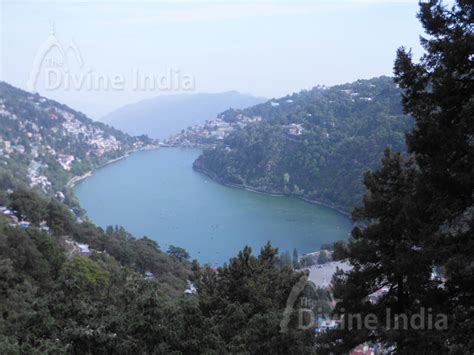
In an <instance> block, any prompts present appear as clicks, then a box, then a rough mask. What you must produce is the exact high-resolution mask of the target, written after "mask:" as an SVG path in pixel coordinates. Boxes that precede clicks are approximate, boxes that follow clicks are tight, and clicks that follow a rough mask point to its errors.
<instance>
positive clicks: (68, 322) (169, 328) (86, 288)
mask: <svg viewBox="0 0 474 355" xmlns="http://www.w3.org/2000/svg"><path fill="white" fill-rule="evenodd" d="M10 198H11V204H12V205H15V206H21V204H22V201H29V202H32V203H33V205H29V204H27V205H26V204H25V206H24V207H25V208H24V209H22V214H24V216H25V217H31V216H33V214H32V213H36V212H35V211H36V207H37V206H39V205H41V204H44V203H45V202H46V201H44V200H42V197H40V196H38V195H37V194H35V193H34V192H31V191H26V190H25V191H21V192H14V193H13V194H11V197H10ZM28 206H31V207H28ZM22 208H23V207H22ZM68 213H69V211H67V210H66V211H63V213H58V214H57V216H56V219H55V220H56V222H55V223H56V224H60V225H61V226H62V225H63V224H67V225H68V228H69V230H68V232H69V233H70V234H71V236H72V238H73V239H74V240H77V241H81V242H87V243H88V244H89V246H90V248H91V251H92V253H91V254H90V255H88V256H81V255H79V254H78V253H77V252H76V251H74V249H71V248H72V247H71V237H70V236H65V235H63V234H62V233H53V234H47V233H44V232H42V231H41V230H40V229H38V228H36V227H30V228H28V229H25V230H23V229H20V228H18V227H10V226H8V224H6V223H5V222H3V221H0V298H1V302H0V315H1V316H0V353H2V354H6V353H9V354H19V353H27V354H36V353H37V354H43V353H50V354H53V353H54V354H57V353H71V354H79V353H80V354H104V353H114V354H130V353H139V354H169V353H187V354H196V353H203V352H210V353H236V352H239V353H262V352H263V353H295V354H296V353H311V352H312V350H313V347H312V344H313V341H314V336H313V335H312V333H311V332H309V331H300V330H296V328H295V327H291V328H290V329H289V331H288V332H285V333H282V332H281V331H280V329H281V328H280V322H281V319H282V317H283V312H284V309H285V307H286V300H287V298H288V295H289V293H290V291H291V289H292V287H293V285H294V284H295V283H296V282H298V280H299V278H300V277H301V275H298V274H296V273H294V272H293V270H292V268H291V267H289V266H281V262H280V260H279V257H278V256H277V252H278V251H277V250H276V249H273V248H272V247H271V246H270V245H267V246H266V247H265V248H263V249H262V251H261V253H260V255H259V256H258V257H255V256H253V255H252V254H251V250H250V249H249V248H246V249H244V250H243V251H242V252H241V253H240V254H239V256H238V257H236V258H233V259H231V260H230V262H229V265H224V267H222V268H219V269H217V270H214V269H211V268H209V267H203V268H201V267H200V266H199V265H198V264H197V263H196V262H193V263H192V264H190V263H189V262H187V261H185V260H184V259H186V255H187V252H186V251H185V250H184V249H181V248H177V247H174V248H173V249H172V250H170V254H172V256H168V255H166V254H165V253H163V252H161V251H160V249H159V246H158V244H157V243H156V242H154V241H152V240H150V239H147V238H143V239H135V238H133V237H132V236H131V235H129V234H128V233H126V232H125V231H124V230H123V229H122V228H117V227H109V228H107V230H106V231H103V230H101V229H100V228H97V227H95V226H93V225H92V224H90V223H86V222H83V223H76V222H74V221H71V220H70V216H69V215H68ZM60 216H61V217H60ZM60 221H62V222H63V223H59V222H60ZM64 222H67V223H64ZM55 230H56V231H59V229H57V228H55ZM62 232H64V231H62ZM150 273H151V275H152V276H151V277H150V276H149V275H150ZM186 280H193V281H194V283H195V285H196V288H197V291H198V295H199V296H197V295H193V294H191V295H188V296H186V295H185V294H184V293H183V291H184V289H185V287H186V285H187V283H186ZM188 283H189V281H188ZM193 287H194V286H193Z"/></svg>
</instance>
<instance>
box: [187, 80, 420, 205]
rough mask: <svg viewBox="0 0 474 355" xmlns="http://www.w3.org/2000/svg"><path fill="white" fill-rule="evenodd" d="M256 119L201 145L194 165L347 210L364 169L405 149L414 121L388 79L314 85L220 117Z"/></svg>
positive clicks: (225, 177)
mask: <svg viewBox="0 0 474 355" xmlns="http://www.w3.org/2000/svg"><path fill="white" fill-rule="evenodd" d="M242 116H246V117H254V118H255V117H257V118H260V117H261V121H259V122H257V123H253V124H248V125H246V126H245V127H243V128H241V129H237V130H235V131H234V132H232V133H231V134H230V135H229V136H227V137H226V138H225V139H224V141H223V142H222V143H221V144H219V145H218V146H217V148H215V149H211V150H207V151H205V152H204V154H203V155H202V156H200V157H199V158H198V159H197V161H196V162H195V164H194V167H195V168H196V169H197V170H200V171H203V172H205V173H207V174H209V175H211V176H213V177H214V178H216V179H218V180H221V181H222V182H224V183H230V184H235V185H240V186H247V187H252V188H256V189H258V190H261V191H266V192H276V193H284V194H293V195H297V196H302V197H305V198H308V199H311V200H317V201H320V202H324V203H326V204H328V205H331V206H334V207H337V208H339V209H341V210H344V211H346V212H349V211H350V210H351V208H352V207H353V206H355V205H356V204H357V202H359V201H360V199H361V196H362V195H363V193H364V188H363V185H362V182H361V179H362V176H363V173H364V172H365V171H366V170H367V169H371V168H375V167H376V166H378V165H379V162H380V160H381V158H382V152H383V150H384V148H385V147H387V146H389V147H391V148H393V149H394V150H396V151H404V150H405V148H404V134H405V132H407V131H408V130H410V129H411V128H412V126H413V122H412V120H411V119H410V118H409V117H408V116H405V115H404V114H403V112H402V106H401V97H400V90H399V89H398V88H397V86H396V84H395V83H394V82H393V79H392V78H389V77H380V78H375V79H371V80H359V81H356V82H354V83H351V84H345V85H339V86H334V87H331V88H327V87H315V88H313V89H312V90H309V91H302V92H300V93H297V94H293V95H289V96H286V97H283V98H280V99H276V100H271V101H269V102H266V103H264V104H260V105H256V106H253V107H251V108H248V109H244V110H228V111H225V112H223V113H222V114H220V115H219V117H220V118H222V119H223V120H225V121H228V122H232V121H234V120H237V119H241V117H242Z"/></svg>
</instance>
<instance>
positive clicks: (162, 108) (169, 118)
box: [101, 91, 267, 139]
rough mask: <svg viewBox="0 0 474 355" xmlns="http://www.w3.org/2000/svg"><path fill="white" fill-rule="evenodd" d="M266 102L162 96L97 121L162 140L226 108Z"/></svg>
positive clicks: (235, 95)
mask: <svg viewBox="0 0 474 355" xmlns="http://www.w3.org/2000/svg"><path fill="white" fill-rule="evenodd" d="M266 100H267V99H265V98H263V97H255V96H251V95H247V94H241V93H239V92H237V91H228V92H222V93H199V94H178V95H166V96H159V97H156V98H153V99H147V100H143V101H139V102H137V103H135V104H131V105H126V106H123V107H121V108H119V109H117V110H115V111H113V112H111V113H110V114H108V115H106V116H105V117H103V118H102V119H101V120H102V121H103V122H106V123H109V124H111V125H113V126H114V127H117V128H118V129H120V130H122V131H124V132H127V133H129V134H132V135H141V134H147V135H148V136H150V137H152V138H157V139H164V138H167V137H169V136H170V135H172V134H176V133H178V132H180V131H181V130H182V129H185V128H187V127H189V126H193V125H196V124H202V123H204V122H205V121H206V120H209V119H213V118H215V117H216V116H217V114H219V113H220V112H222V111H224V110H226V109H229V108H234V109H242V108H246V107H249V106H253V105H256V104H259V103H262V102H264V101H266Z"/></svg>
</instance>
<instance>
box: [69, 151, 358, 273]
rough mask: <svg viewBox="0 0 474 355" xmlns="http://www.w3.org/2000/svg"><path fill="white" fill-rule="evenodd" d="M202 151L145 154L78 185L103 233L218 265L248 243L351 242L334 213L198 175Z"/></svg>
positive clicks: (286, 246) (313, 245) (346, 224)
mask: <svg viewBox="0 0 474 355" xmlns="http://www.w3.org/2000/svg"><path fill="white" fill-rule="evenodd" d="M200 152H201V151H200V150H198V149H190V148H161V149H158V150H148V151H141V152H137V153H134V154H132V155H131V156H129V157H128V158H126V159H123V160H120V161H118V162H116V163H113V164H110V165H107V166H106V167H104V168H102V169H99V170H98V171H96V172H95V173H94V175H93V176H91V177H90V178H88V179H86V180H84V181H82V182H81V183H79V184H78V185H77V186H76V187H75V192H76V195H77V196H78V198H79V200H80V202H81V205H82V207H83V208H84V209H86V211H87V215H88V216H89V217H90V218H91V219H92V221H93V222H94V223H96V224H97V225H99V226H101V227H104V228H105V227H107V226H109V225H121V226H123V227H125V228H126V229H127V230H128V231H129V232H131V233H132V234H134V235H135V236H136V237H141V236H147V237H149V238H151V239H153V240H156V241H157V242H158V243H159V245H160V247H161V249H162V250H164V251H166V250H167V249H168V246H169V245H170V244H172V245H176V246H180V247H183V248H185V249H186V250H188V252H189V253H190V254H191V257H192V258H195V259H197V260H199V261H200V262H201V263H210V264H211V265H213V266H215V265H218V264H222V263H224V262H225V261H228V259H229V258H230V257H232V256H235V255H237V253H238V252H239V250H241V249H242V248H243V247H244V246H245V245H250V246H251V247H252V249H253V250H254V252H256V253H258V252H259V251H260V248H261V247H262V246H263V245H264V244H265V243H266V242H267V241H271V242H272V244H273V245H274V246H276V247H278V248H279V250H280V251H281V252H284V251H290V253H292V251H293V248H296V249H297V250H298V252H299V253H300V254H302V253H308V252H312V251H316V250H319V247H320V246H321V244H324V243H331V242H333V241H336V240H340V239H347V238H348V234H349V232H350V229H351V226H352V224H351V221H350V220H349V219H348V218H347V217H346V216H344V215H342V214H340V213H339V212H337V211H334V210H332V209H330V208H326V207H323V206H319V205H315V204H310V203H307V202H304V201H301V200H298V199H296V198H290V197H276V196H267V195H263V194H258V193H253V192H249V191H245V190H242V189H236V188H230V187H226V186H222V185H220V184H218V183H216V182H214V181H212V180H210V179H209V178H208V177H206V176H204V175H202V174H200V173H197V172H195V171H194V170H193V169H192V163H193V161H194V160H195V159H196V158H197V157H198V156H199V154H200Z"/></svg>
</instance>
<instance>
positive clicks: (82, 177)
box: [66, 146, 160, 189]
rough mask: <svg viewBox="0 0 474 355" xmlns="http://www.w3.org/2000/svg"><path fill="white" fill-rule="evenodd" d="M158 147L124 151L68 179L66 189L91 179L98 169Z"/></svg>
mask: <svg viewBox="0 0 474 355" xmlns="http://www.w3.org/2000/svg"><path fill="white" fill-rule="evenodd" d="M159 148H160V147H159V146H152V147H144V148H139V149H132V150H128V151H126V152H125V153H124V154H123V155H121V156H119V157H117V158H113V159H110V160H107V161H106V162H105V163H104V164H102V165H100V166H98V167H96V168H94V169H93V170H89V171H88V172H86V173H85V174H84V175H76V176H73V177H72V178H71V179H69V181H68V182H67V183H66V187H67V188H70V189H72V188H74V186H76V184H77V183H78V182H81V181H82V180H85V179H87V178H88V177H91V176H92V175H93V174H94V172H95V171H97V170H99V169H102V168H104V167H106V166H107V165H110V164H113V163H116V162H118V161H120V160H122V159H125V158H128V157H129V156H130V155H131V154H133V153H137V152H140V151H142V150H155V149H159Z"/></svg>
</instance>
